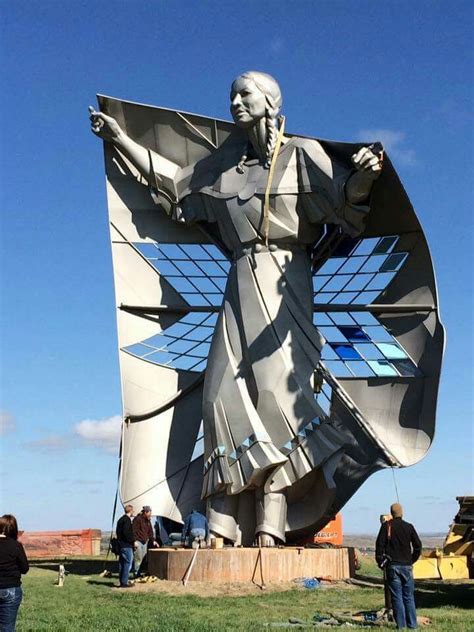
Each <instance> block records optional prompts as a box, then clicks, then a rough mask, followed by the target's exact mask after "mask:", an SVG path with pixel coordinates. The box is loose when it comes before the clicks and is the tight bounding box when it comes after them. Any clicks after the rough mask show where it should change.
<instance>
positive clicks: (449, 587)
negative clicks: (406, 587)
mask: <svg viewBox="0 0 474 632" xmlns="http://www.w3.org/2000/svg"><path fill="white" fill-rule="evenodd" d="M354 579H357V580H360V581H362V582H364V583H365V585H366V587H367V588H379V587H382V586H383V578H381V577H374V576H372V575H361V574H359V573H357V574H356V576H355V578H354ZM358 586H360V587H362V588H363V587H364V586H361V585H360V584H358ZM415 596H416V604H417V606H418V607H420V608H442V607H443V606H454V607H456V608H462V609H464V610H472V609H474V582H472V581H471V582H459V581H458V582H443V581H442V580H431V581H430V580H425V581H420V580H417V581H416V584H415Z"/></svg>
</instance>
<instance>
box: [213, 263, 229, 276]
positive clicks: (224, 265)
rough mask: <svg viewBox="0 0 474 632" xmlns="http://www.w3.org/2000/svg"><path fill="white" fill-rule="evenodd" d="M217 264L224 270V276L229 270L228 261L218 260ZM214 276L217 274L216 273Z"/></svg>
mask: <svg viewBox="0 0 474 632" xmlns="http://www.w3.org/2000/svg"><path fill="white" fill-rule="evenodd" d="M219 266H220V267H221V268H222V270H223V271H224V272H225V274H226V276H227V274H229V270H230V261H219ZM216 276H218V275H217V274H216Z"/></svg>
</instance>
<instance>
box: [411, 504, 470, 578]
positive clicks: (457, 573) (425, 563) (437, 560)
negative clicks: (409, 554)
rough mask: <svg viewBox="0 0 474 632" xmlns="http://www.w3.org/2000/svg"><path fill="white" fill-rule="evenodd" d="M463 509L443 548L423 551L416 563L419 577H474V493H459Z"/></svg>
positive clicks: (456, 516)
mask: <svg viewBox="0 0 474 632" xmlns="http://www.w3.org/2000/svg"><path fill="white" fill-rule="evenodd" d="M456 500H457V501H458V502H459V511H458V513H457V514H456V515H455V516H454V521H453V523H452V525H451V526H450V527H449V531H448V534H447V536H446V538H445V540H444V544H443V548H442V549H435V550H434V551H430V552H429V553H425V554H423V555H422V556H421V557H420V559H419V560H418V561H417V562H415V564H414V565H413V575H414V577H415V579H469V578H470V577H474V564H473V557H474V496H457V497H456Z"/></svg>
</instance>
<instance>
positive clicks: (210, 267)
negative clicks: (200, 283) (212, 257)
mask: <svg viewBox="0 0 474 632" xmlns="http://www.w3.org/2000/svg"><path fill="white" fill-rule="evenodd" d="M199 265H200V267H201V268H202V269H203V270H204V272H205V275H206V276H210V277H214V276H216V277H225V276H227V274H226V273H225V272H224V270H223V269H222V268H221V266H220V265H219V264H218V263H216V262H215V261H200V262H199ZM201 276H202V273H201Z"/></svg>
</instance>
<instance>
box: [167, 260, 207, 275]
mask: <svg viewBox="0 0 474 632" xmlns="http://www.w3.org/2000/svg"><path fill="white" fill-rule="evenodd" d="M208 265H216V264H215V263H213V264H209V263H208V262H207V261H203V262H202V266H203V268H206V267H207V266H208ZM176 266H177V267H178V268H179V269H180V271H181V272H182V273H183V274H184V276H198V277H202V276H205V274H204V272H203V271H202V270H201V269H200V268H198V266H197V265H195V264H194V263H193V262H192V261H176Z"/></svg>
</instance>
